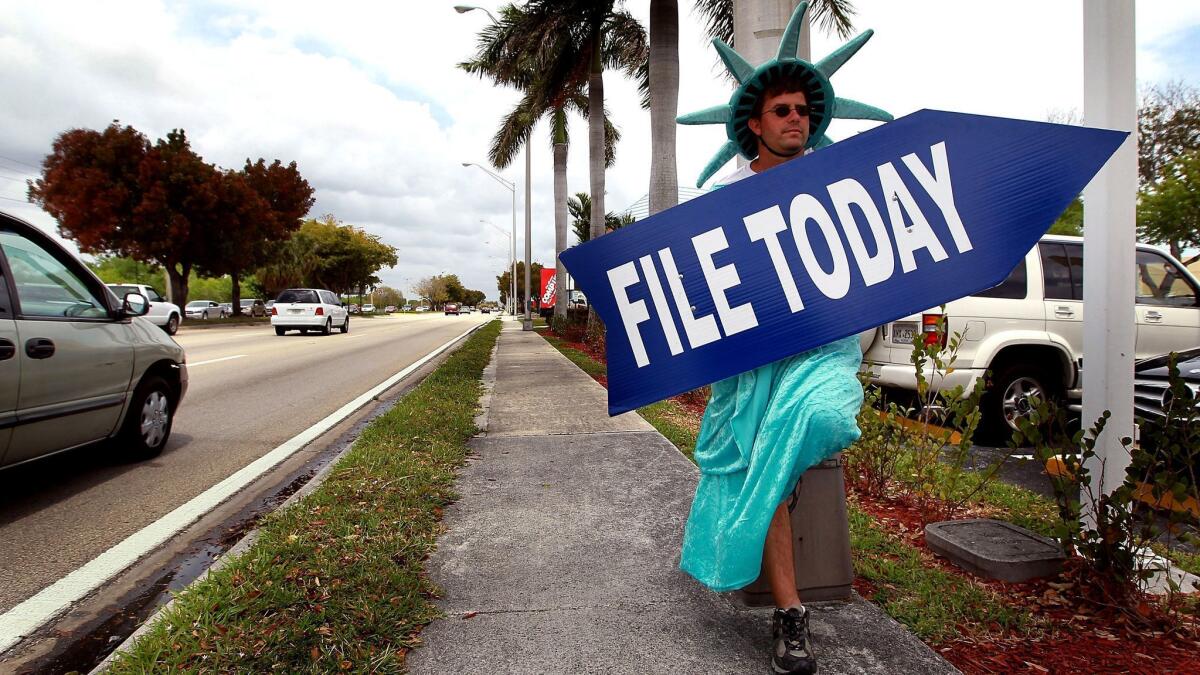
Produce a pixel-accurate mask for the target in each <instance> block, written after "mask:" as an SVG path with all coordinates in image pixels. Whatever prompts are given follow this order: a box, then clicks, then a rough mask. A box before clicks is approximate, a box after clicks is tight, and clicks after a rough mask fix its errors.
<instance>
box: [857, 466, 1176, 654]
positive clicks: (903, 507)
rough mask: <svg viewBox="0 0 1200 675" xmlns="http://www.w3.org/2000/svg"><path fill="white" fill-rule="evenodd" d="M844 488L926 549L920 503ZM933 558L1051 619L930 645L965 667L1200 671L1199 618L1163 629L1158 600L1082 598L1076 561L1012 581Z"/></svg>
mask: <svg viewBox="0 0 1200 675" xmlns="http://www.w3.org/2000/svg"><path fill="white" fill-rule="evenodd" d="M847 488H848V489H850V490H851V491H852V494H853V496H854V497H853V498H854V499H855V501H856V503H857V504H858V506H859V507H860V508H862V509H863V510H864V511H866V512H867V513H869V514H870V515H871V516H872V517H873V518H875V519H876V521H877V522H879V523H880V524H881V525H883V526H884V527H886V528H888V529H889V530H890V531H891V532H892V533H894V534H896V535H898V536H900V537H901V538H903V539H904V540H905V541H906V542H908V543H909V544H911V545H912V546H915V547H917V548H920V549H924V550H928V547H927V546H926V545H925V537H924V527H923V525H922V520H921V515H920V510H919V509H917V508H916V507H914V506H913V505H911V504H909V503H907V502H906V501H905V500H904V499H903V498H901V497H897V498H894V499H879V498H874V497H871V496H868V495H865V494H862V493H859V492H858V491H856V490H853V488H852V486H849V485H847ZM975 515H976V514H972V513H964V514H962V517H974V516H975ZM934 560H935V561H936V563H935V564H937V565H938V566H939V567H940V568H942V569H943V570H945V571H948V572H951V573H953V574H957V575H959V576H963V577H966V578H969V579H971V580H973V581H974V582H976V583H979V584H981V585H983V586H986V587H987V588H988V589H990V590H992V591H994V592H995V593H997V594H998V595H1000V596H1001V597H1002V598H1004V599H1005V600H1006V601H1008V602H1010V603H1012V604H1013V605H1014V606H1020V607H1024V608H1025V609H1027V610H1028V611H1029V612H1030V613H1031V614H1032V615H1033V616H1035V617H1038V618H1042V619H1048V620H1049V625H1050V629H1049V630H1048V631H1047V633H1046V634H1044V635H1041V636H1035V637H1030V636H1027V635H1014V634H1005V633H1003V632H997V633H989V634H985V635H970V634H969V633H968V630H969V629H968V627H966V626H963V627H961V628H962V629H963V637H961V638H959V639H956V640H952V641H949V642H946V643H944V644H933V645H930V646H931V647H932V648H933V649H934V650H936V651H937V652H938V653H940V654H941V655H942V657H943V658H945V659H946V660H947V661H949V662H950V663H952V664H954V666H955V667H956V668H958V669H959V670H961V671H963V672H964V673H968V674H969V675H970V674H974V673H1200V632H1198V631H1197V626H1196V625H1194V624H1193V625H1191V626H1188V627H1186V629H1185V630H1182V631H1176V632H1174V633H1168V632H1165V630H1164V629H1165V628H1166V627H1167V626H1168V625H1169V622H1168V619H1167V617H1166V616H1165V614H1164V610H1163V608H1162V606H1161V605H1160V604H1158V603H1159V600H1158V599H1153V598H1146V599H1135V600H1133V601H1132V602H1129V603H1126V604H1125V606H1122V607H1115V606H1111V605H1107V604H1105V603H1101V602H1097V601H1093V600H1091V599H1089V598H1088V597H1084V596H1085V595H1086V594H1085V593H1081V591H1082V590H1083V589H1084V588H1089V586H1088V585H1087V584H1084V583H1082V570H1081V569H1080V567H1079V566H1078V564H1068V566H1067V568H1066V569H1065V570H1064V572H1063V574H1062V575H1061V576H1060V577H1058V578H1054V579H1036V580H1032V581H1027V582H1022V583H1007V582H1003V581H997V580H994V579H986V578H983V577H980V576H978V575H975V574H973V573H971V572H968V571H965V570H963V569H961V568H959V567H956V566H955V565H953V564H951V563H950V562H949V561H947V560H945V559H943V558H939V557H935V558H934ZM860 586H861V587H860ZM855 589H856V590H857V591H858V592H859V594H860V595H863V596H864V597H871V595H872V594H873V590H874V589H873V587H872V585H871V584H870V582H867V581H865V580H864V581H861V582H860V580H856V581H855ZM864 591H865V592H864ZM1129 605H1134V606H1133V607H1130V606H1129ZM976 630H977V629H976Z"/></svg>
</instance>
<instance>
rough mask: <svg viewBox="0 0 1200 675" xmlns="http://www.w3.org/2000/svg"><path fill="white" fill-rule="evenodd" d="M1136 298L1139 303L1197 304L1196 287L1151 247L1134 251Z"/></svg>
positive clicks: (1189, 305)
mask: <svg viewBox="0 0 1200 675" xmlns="http://www.w3.org/2000/svg"><path fill="white" fill-rule="evenodd" d="M1135 276H1136V281H1137V302H1138V304H1141V305H1167V306H1171V307H1196V306H1197V302H1196V297H1197V293H1196V289H1195V287H1193V286H1192V284H1191V283H1190V282H1189V281H1188V280H1187V278H1185V277H1184V276H1183V273H1182V272H1180V271H1179V268H1178V267H1176V266H1175V265H1174V264H1172V263H1171V262H1170V261H1169V260H1167V259H1166V258H1164V257H1163V256H1161V255H1159V254H1157V253H1154V252H1153V251H1138V252H1137V273H1136V275H1135Z"/></svg>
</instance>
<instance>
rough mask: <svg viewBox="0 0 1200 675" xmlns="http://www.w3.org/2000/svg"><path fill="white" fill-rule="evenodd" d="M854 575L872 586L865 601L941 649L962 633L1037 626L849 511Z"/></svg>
mask: <svg viewBox="0 0 1200 675" xmlns="http://www.w3.org/2000/svg"><path fill="white" fill-rule="evenodd" d="M849 518H850V549H851V551H852V552H853V557H854V573H855V575H856V576H858V577H859V578H861V579H865V580H866V581H867V582H869V584H870V586H871V588H872V589H873V590H872V591H871V592H869V593H868V594H867V600H870V601H871V602H873V603H875V604H877V605H879V606H880V607H881V608H882V609H883V610H884V611H885V612H887V614H888V616H890V617H892V618H893V619H895V620H897V621H899V622H900V623H902V624H904V625H905V626H907V627H908V629H909V630H911V631H912V632H913V633H915V634H916V635H917V637H919V638H921V639H922V640H924V641H925V642H928V643H932V644H938V643H941V642H945V641H947V640H949V639H951V638H953V637H959V636H961V635H963V634H967V635H970V634H979V633H984V632H988V631H994V630H997V629H1010V630H1014V631H1017V632H1027V631H1029V630H1031V629H1032V628H1033V627H1034V625H1035V622H1034V620H1033V618H1032V617H1031V616H1030V614H1029V613H1028V612H1026V611H1024V610H1023V609H1019V608H1016V607H1012V606H1011V605H1008V604H1006V603H1005V602H1004V600H1003V599H1002V598H1000V597H999V596H997V595H996V594H995V593H994V592H992V591H990V590H988V589H987V588H986V587H984V586H982V585H980V584H976V583H974V582H973V581H971V580H970V579H969V578H967V577H964V576H961V575H957V574H952V573H950V572H947V571H945V570H942V569H940V568H938V567H937V566H936V565H935V564H934V563H933V561H932V560H925V558H924V556H925V555H928V554H924V553H922V551H921V550H920V549H918V548H916V547H915V546H912V545H911V544H908V543H906V542H904V541H902V540H900V539H899V538H897V537H895V536H894V535H892V534H889V533H888V532H886V531H885V530H884V529H882V528H880V527H879V526H878V525H876V523H875V521H874V519H873V518H871V516H870V515H868V514H867V513H865V512H863V511H862V510H860V509H858V508H857V507H855V506H854V505H850V507H849Z"/></svg>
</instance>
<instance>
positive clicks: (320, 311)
mask: <svg viewBox="0 0 1200 675" xmlns="http://www.w3.org/2000/svg"><path fill="white" fill-rule="evenodd" d="M314 313H315V314H316V315H317V316H325V308H324V307H318V308H317V311H316V312H314Z"/></svg>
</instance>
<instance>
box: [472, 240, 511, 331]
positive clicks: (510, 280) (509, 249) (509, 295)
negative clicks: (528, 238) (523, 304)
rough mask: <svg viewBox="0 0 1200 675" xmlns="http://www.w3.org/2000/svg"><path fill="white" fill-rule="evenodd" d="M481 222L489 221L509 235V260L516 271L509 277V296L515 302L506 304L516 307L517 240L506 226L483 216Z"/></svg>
mask: <svg viewBox="0 0 1200 675" xmlns="http://www.w3.org/2000/svg"><path fill="white" fill-rule="evenodd" d="M479 222H481V223H487V224H488V225H491V226H492V227H494V228H496V231H497V232H499V233H500V234H502V235H504V236H506V237H508V251H509V254H508V260H509V262H510V263H511V264H512V269H513V270H514V271H513V274H512V275H511V276H510V278H509V280H508V281H509V288H510V289H511V291H512V292H511V293H510V294H509V296H508V299H509V301H510V302H512V303H513V304H512V305H509V304H508V303H505V305H506V306H509V307H514V308H515V307H516V297H517V296H516V290H517V275H516V269H517V242H516V240H514V239H513V237H512V235H511V234H509V233H507V232H505V231H504V228H502V227H500V226H499V225H497V224H495V223H493V222H492V221H490V220H483V219H482V218H480V219H479ZM512 314H513V315H514V316H515V315H516V311H515V310H514V311H513V312H512Z"/></svg>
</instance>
